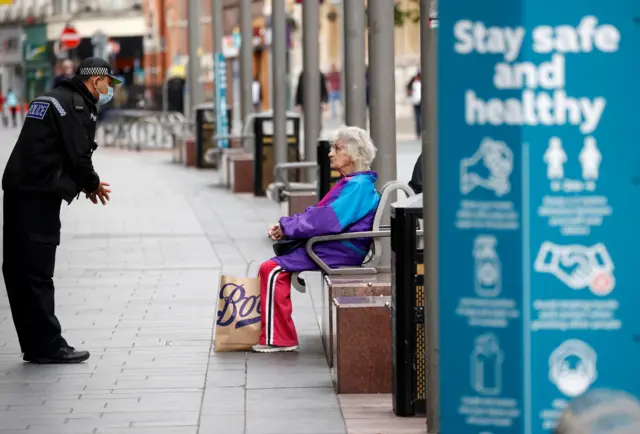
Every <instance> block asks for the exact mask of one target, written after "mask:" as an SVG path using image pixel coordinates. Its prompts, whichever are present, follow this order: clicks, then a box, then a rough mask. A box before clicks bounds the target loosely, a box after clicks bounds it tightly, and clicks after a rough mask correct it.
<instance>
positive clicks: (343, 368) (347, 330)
mask: <svg viewBox="0 0 640 434" xmlns="http://www.w3.org/2000/svg"><path fill="white" fill-rule="evenodd" d="M390 300H391V297H338V298H335V299H334V300H333V309H332V310H333V315H332V316H333V318H334V319H335V328H333V330H334V333H335V335H334V337H333V342H334V344H335V350H334V351H333V354H334V357H335V359H334V363H333V365H334V366H335V368H334V369H333V380H334V387H335V390H336V392H337V393H391V390H392V366H391V363H392V361H391V350H392V339H391V311H390V309H389V308H388V307H387V306H386V303H389V302H390Z"/></svg>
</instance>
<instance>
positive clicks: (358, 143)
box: [333, 126, 378, 172]
mask: <svg viewBox="0 0 640 434" xmlns="http://www.w3.org/2000/svg"><path fill="white" fill-rule="evenodd" d="M333 141H334V142H340V143H342V144H344V145H345V147H346V150H347V154H348V155H349V157H351V161H353V164H354V165H355V169H356V172H362V171H363V170H370V169H371V163H373V159H374V158H376V152H378V150H377V149H376V147H375V146H374V144H373V140H371V136H370V135H369V133H368V132H366V131H365V130H363V129H362V128H359V127H347V126H344V127H340V128H338V129H337V130H336V131H335V133H334V135H333Z"/></svg>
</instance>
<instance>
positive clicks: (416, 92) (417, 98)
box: [411, 71, 422, 140]
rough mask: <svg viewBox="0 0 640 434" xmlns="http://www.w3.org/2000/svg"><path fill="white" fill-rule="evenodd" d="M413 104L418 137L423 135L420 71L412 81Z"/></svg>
mask: <svg viewBox="0 0 640 434" xmlns="http://www.w3.org/2000/svg"><path fill="white" fill-rule="evenodd" d="M411 105H413V116H414V118H415V123H416V137H417V138H418V140H419V139H420V138H421V137H422V81H421V79H420V71H418V73H417V74H416V75H415V77H414V78H413V81H412V83H411Z"/></svg>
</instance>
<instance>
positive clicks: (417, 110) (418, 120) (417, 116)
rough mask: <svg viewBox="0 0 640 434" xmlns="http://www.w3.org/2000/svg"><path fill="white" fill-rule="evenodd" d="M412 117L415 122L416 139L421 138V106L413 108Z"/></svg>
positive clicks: (417, 105)
mask: <svg viewBox="0 0 640 434" xmlns="http://www.w3.org/2000/svg"><path fill="white" fill-rule="evenodd" d="M413 117H414V119H415V122H416V137H418V138H420V137H422V104H416V105H414V106H413Z"/></svg>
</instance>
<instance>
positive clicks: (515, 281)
mask: <svg viewBox="0 0 640 434" xmlns="http://www.w3.org/2000/svg"><path fill="white" fill-rule="evenodd" d="M638 17H640V1H638V0H616V1H615V2H612V1H608V2H607V1H601V0H562V1H558V0H493V1H491V2H479V1H477V0H447V1H441V2H440V9H439V30H438V38H439V40H438V77H439V85H438V86H439V87H438V89H439V90H438V94H439V103H438V114H439V127H438V131H439V162H438V166H439V173H440V176H439V178H440V179H439V222H440V229H439V238H440V243H439V258H440V259H439V261H440V262H439V264H440V270H439V286H440V306H439V308H440V333H441V334H440V395H441V402H440V407H441V431H440V432H441V433H442V434H542V433H550V432H552V430H553V428H554V427H555V425H556V423H557V420H558V417H559V415H560V414H561V413H562V411H563V410H564V408H565V407H566V405H567V403H568V402H569V401H571V400H572V399H573V398H575V397H576V396H579V395H581V394H582V393H584V392H585V391H587V390H589V389H590V388H597V387H608V388H616V389H622V390H626V391H628V392H631V393H632V394H635V395H639V394H640V375H638V367H639V366H640V319H639V318H640V313H639V312H640V286H639V283H638V282H639V281H640V273H637V272H638V271H639V270H640V264H639V262H640V253H639V252H640V146H638V144H637V142H638V139H637V137H638V128H640V122H639V121H640V117H639V116H638V113H639V112H638V108H637V103H638V101H640V77H639V73H640V23H638Z"/></svg>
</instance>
